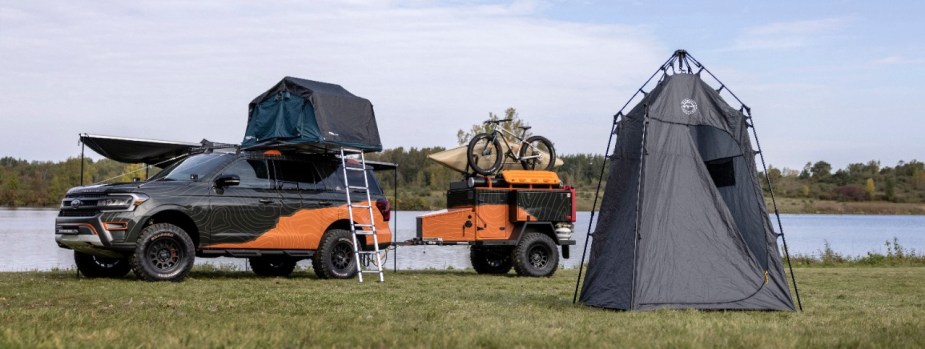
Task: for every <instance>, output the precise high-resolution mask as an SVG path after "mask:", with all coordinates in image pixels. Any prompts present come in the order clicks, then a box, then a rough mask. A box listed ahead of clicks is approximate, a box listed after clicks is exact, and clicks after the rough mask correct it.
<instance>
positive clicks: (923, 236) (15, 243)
mask: <svg viewBox="0 0 925 349" xmlns="http://www.w3.org/2000/svg"><path fill="white" fill-rule="evenodd" d="M422 213H424V212H412V211H400V212H393V217H395V219H394V221H395V222H393V223H392V226H393V227H394V226H395V223H397V224H398V232H397V234H396V236H397V240H399V241H403V240H408V239H411V238H413V237H414V235H415V231H416V230H415V224H416V223H415V217H417V216H418V215H420V214H422ZM56 215H57V210H54V209H5V208H0V241H2V243H0V271H26V270H51V269H55V268H61V269H68V268H73V267H74V261H73V253H72V252H71V251H70V250H65V249H62V248H59V247H58V246H57V245H56V244H55V234H54V223H55V216H56ZM590 216H591V214H590V212H579V213H578V222H576V226H575V235H574V238H575V239H576V240H578V245H577V246H573V247H572V250H571V251H572V253H571V255H572V258H571V259H563V260H562V266H564V267H576V266H577V265H578V261H579V259H580V258H581V247H582V246H583V245H584V240H585V239H584V236H585V234H586V232H587V231H588V225H589V219H590ZM781 218H782V222H783V227H784V233H785V236H786V238H787V243H788V247H789V248H790V253H791V254H807V255H808V254H816V255H818V254H819V251H820V250H821V249H822V248H823V247H824V244H825V242H826V241H827V242H828V243H829V245H830V246H831V247H832V249H833V250H835V251H836V252H839V253H842V254H845V255H850V256H859V255H864V254H866V253H867V252H877V253H886V246H885V245H884V242H885V241H887V240H890V241H892V240H893V238H894V237H895V238H897V239H899V242H900V244H902V245H903V246H904V247H905V248H906V249H915V250H916V251H917V252H918V253H922V252H923V251H925V216H885V215H876V216H875V215H781ZM772 219H773V216H772ZM775 229H777V228H776V221H775ZM778 243H779V244H780V243H781V241H780V240H778ZM396 254H397V259H396V258H395V257H396ZM396 262H397V263H396ZM206 263H208V264H217V265H223V264H224V265H233V266H235V267H236V268H238V269H241V270H244V269H246V268H247V266H246V265H247V263H246V260H244V259H236V258H213V259H204V258H200V259H197V264H206ZM300 265H301V266H309V265H310V263H309V262H308V261H302V262H300ZM388 265H389V267H390V268H391V267H392V266H397V267H398V268H399V269H428V268H432V269H447V268H456V269H461V268H468V267H469V253H468V247H466V246H413V247H401V248H399V249H398V251H397V252H392V253H390V255H389V260H388Z"/></svg>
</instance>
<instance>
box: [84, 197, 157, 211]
mask: <svg viewBox="0 0 925 349" xmlns="http://www.w3.org/2000/svg"><path fill="white" fill-rule="evenodd" d="M145 201H148V196H147V195H144V194H129V195H112V196H108V197H105V198H101V199H99V200H97V201H96V206H97V207H99V208H100V209H102V210H132V209H134V208H135V206H138V205H141V204H142V203H144V202H145Z"/></svg>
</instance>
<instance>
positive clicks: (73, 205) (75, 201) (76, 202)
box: [71, 200, 83, 208]
mask: <svg viewBox="0 0 925 349" xmlns="http://www.w3.org/2000/svg"><path fill="white" fill-rule="evenodd" d="M81 204H83V203H82V202H80V200H74V201H71V207H73V208H78V207H80V205H81Z"/></svg>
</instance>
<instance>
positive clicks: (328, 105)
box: [241, 76, 382, 152]
mask: <svg viewBox="0 0 925 349" xmlns="http://www.w3.org/2000/svg"><path fill="white" fill-rule="evenodd" d="M248 109H249V110H248V117H247V129H246V131H245V133H244V141H242V142H241V146H242V147H243V148H284V149H285V148H292V149H298V150H302V151H310V152H334V151H337V150H338V149H340V148H341V147H344V148H353V149H359V150H363V151H366V152H377V151H381V150H382V142H381V141H380V140H379V128H378V126H377V125H376V116H375V114H374V113H373V105H372V103H370V102H369V100H367V99H365V98H362V97H357V96H355V95H354V94H352V93H350V92H349V91H347V90H346V89H344V88H343V87H341V86H340V85H335V84H329V83H324V82H317V81H311V80H305V79H299V78H293V77H288V76H287V77H286V78H284V79H283V80H282V81H280V82H279V83H277V84H276V85H275V86H273V87H272V88H271V89H269V90H268V91H267V92H264V93H263V94H261V95H260V96H258V97H257V98H254V100H253V101H251V103H250V106H249V108H248Z"/></svg>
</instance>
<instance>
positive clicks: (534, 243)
mask: <svg viewBox="0 0 925 349" xmlns="http://www.w3.org/2000/svg"><path fill="white" fill-rule="evenodd" d="M558 267H559V250H558V249H557V248H556V243H555V242H553V241H552V238H550V237H549V236H548V235H546V234H543V233H537V232H530V233H527V234H526V235H524V237H523V239H522V240H520V243H519V244H517V247H515V248H514V269H515V270H516V271H517V275H521V276H552V274H553V273H555V272H556V269H557V268H558Z"/></svg>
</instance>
